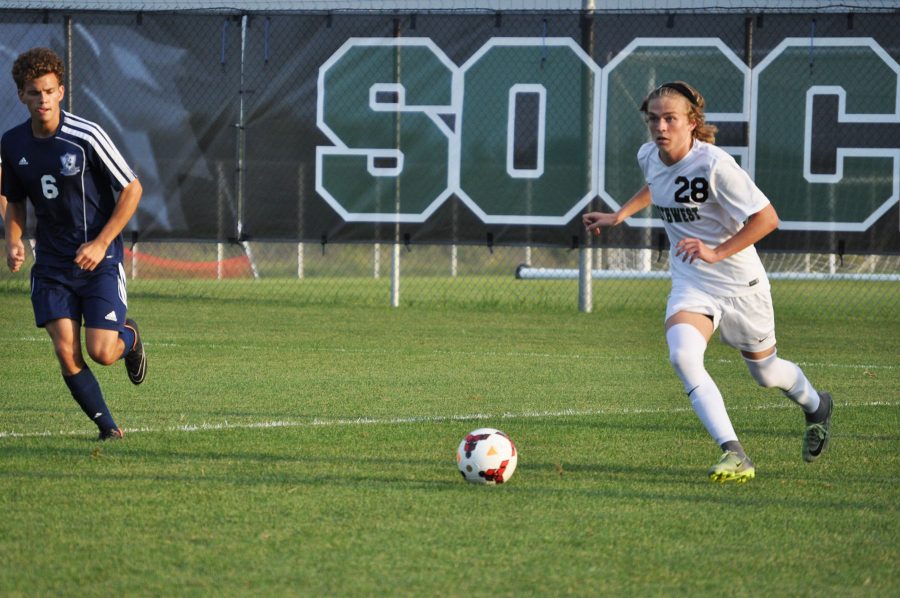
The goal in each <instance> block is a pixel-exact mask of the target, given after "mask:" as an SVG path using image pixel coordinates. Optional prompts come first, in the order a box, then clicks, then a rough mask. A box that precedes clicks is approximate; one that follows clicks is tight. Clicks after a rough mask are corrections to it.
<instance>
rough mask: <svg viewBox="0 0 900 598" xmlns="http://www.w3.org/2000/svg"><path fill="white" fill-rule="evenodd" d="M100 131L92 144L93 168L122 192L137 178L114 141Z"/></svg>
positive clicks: (116, 189) (117, 190)
mask: <svg viewBox="0 0 900 598" xmlns="http://www.w3.org/2000/svg"><path fill="white" fill-rule="evenodd" d="M98 130H99V133H100V134H99V135H98V136H97V138H96V139H95V140H93V142H92V143H91V144H90V148H91V161H92V163H93V167H94V168H96V169H98V170H99V171H100V172H103V173H105V175H106V178H107V179H108V180H109V184H110V185H111V186H112V188H113V189H115V191H116V192H120V191H121V190H122V189H124V188H125V187H127V186H128V184H129V183H130V182H131V181H133V180H134V179H135V178H136V177H135V175H134V172H133V171H132V170H131V168H130V167H129V166H128V164H127V163H126V162H125V158H123V157H122V154H120V153H119V150H118V148H116V146H115V145H113V142H112V140H110V138H109V137H108V136H107V135H106V133H105V132H104V131H103V130H102V129H99V127H98Z"/></svg>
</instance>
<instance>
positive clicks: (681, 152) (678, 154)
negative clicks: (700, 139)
mask: <svg viewBox="0 0 900 598" xmlns="http://www.w3.org/2000/svg"><path fill="white" fill-rule="evenodd" d="M693 147H694V140H693V139H691V140H690V142H689V143H688V144H687V145H684V146H680V147H678V148H676V149H674V150H673V151H671V152H667V151H664V150H659V159H660V161H662V163H663V164H665V165H666V166H673V165H675V164H677V163H678V162H680V161H681V160H683V159H684V158H685V156H687V155H688V154H689V153H691V149H692V148H693Z"/></svg>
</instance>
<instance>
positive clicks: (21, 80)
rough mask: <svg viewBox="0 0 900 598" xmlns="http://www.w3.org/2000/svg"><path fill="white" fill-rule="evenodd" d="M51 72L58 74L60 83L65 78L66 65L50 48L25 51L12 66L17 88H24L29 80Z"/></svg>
mask: <svg viewBox="0 0 900 598" xmlns="http://www.w3.org/2000/svg"><path fill="white" fill-rule="evenodd" d="M51 73H52V74H54V75H56V78H57V79H58V80H59V82H60V84H62V82H63V81H64V80H65V76H66V65H65V64H63V61H62V59H61V58H60V57H59V56H57V54H56V52H54V51H53V50H51V49H50V48H32V49H30V50H28V51H27V52H23V53H22V54H19V57H18V58H16V61H15V62H14V63H13V67H12V77H13V81H15V82H16V88H17V89H24V87H25V84H26V83H28V82H29V81H33V80H35V79H40V78H41V77H43V76H44V75H49V74H51Z"/></svg>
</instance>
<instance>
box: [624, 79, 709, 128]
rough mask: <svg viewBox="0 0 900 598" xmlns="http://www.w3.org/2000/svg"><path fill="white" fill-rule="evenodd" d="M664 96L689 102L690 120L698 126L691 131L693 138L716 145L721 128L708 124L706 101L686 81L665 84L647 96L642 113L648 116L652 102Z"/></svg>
mask: <svg viewBox="0 0 900 598" xmlns="http://www.w3.org/2000/svg"><path fill="white" fill-rule="evenodd" d="M664 96H669V97H680V98H684V99H685V100H687V104H688V120H690V121H691V122H692V123H694V124H695V125H696V126H695V127H694V130H693V131H691V136H692V137H693V138H694V139H698V140H700V141H705V142H707V143H715V141H716V131H718V130H719V128H718V127H716V125H711V124H709V123H707V122H706V113H705V112H704V110H705V109H706V100H704V99H703V96H702V95H701V94H700V92H699V91H697V90H696V89H695V88H694V87H693V86H692V85H690V84H688V83H685V82H684V81H672V82H669V83H663V84H662V85H660V86H659V87H657V88H656V89H654V90H653V91H651V92H650V93H649V94H647V97H646V98H644V102H643V103H642V104H641V112H643V113H644V115H645V116H646V115H647V106H648V105H649V104H650V100H653V99H656V98H660V97H664Z"/></svg>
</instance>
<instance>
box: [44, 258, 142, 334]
mask: <svg viewBox="0 0 900 598" xmlns="http://www.w3.org/2000/svg"><path fill="white" fill-rule="evenodd" d="M31 305H32V306H33V307H34V323H35V324H37V326H38V328H43V327H44V326H46V325H47V322H50V321H52V320H57V319H59V318H68V319H70V320H75V321H76V322H81V321H84V326H85V328H104V329H107V330H121V329H122V326H123V324H125V313H126V311H127V310H128V294H127V292H126V290H125V269H124V268H123V267H122V264H118V265H117V267H106V268H102V269H98V270H94V271H93V272H88V271H86V270H81V269H79V268H78V267H77V266H75V267H72V268H51V267H47V266H34V267H33V268H32V269H31Z"/></svg>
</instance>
